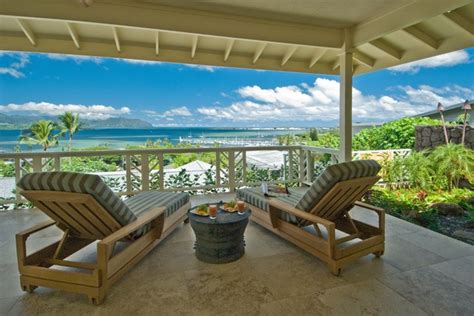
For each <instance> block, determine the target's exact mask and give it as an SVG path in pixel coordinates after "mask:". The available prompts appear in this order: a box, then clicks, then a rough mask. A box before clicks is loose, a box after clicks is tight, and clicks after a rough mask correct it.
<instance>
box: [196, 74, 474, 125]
mask: <svg viewBox="0 0 474 316" xmlns="http://www.w3.org/2000/svg"><path fill="white" fill-rule="evenodd" d="M460 91H462V92H463V93H462V94H459V93H458V92H460ZM237 92H238V93H239V94H240V96H241V97H242V98H244V99H243V100H241V101H238V102H234V103H232V104H230V105H228V106H224V107H221V106H207V107H201V108H198V109H197V111H198V112H199V113H201V114H203V115H205V116H207V117H208V118H210V119H214V120H218V119H226V120H236V121H305V120H325V121H332V120H337V119H338V117H339V82H337V81H335V80H329V79H323V78H317V79H316V80H315V82H314V84H313V85H301V87H299V86H286V87H277V88H274V89H263V88H261V87H259V86H247V87H243V88H241V89H239V90H238V91H237ZM453 92H454V93H453ZM352 94H353V116H354V121H369V120H381V121H386V120H391V119H395V118H400V117H404V116H410V115H415V114H418V113H422V112H425V111H428V110H431V109H433V108H434V107H435V106H436V104H437V102H442V103H443V104H445V105H450V104H454V103H458V102H461V101H462V100H463V99H465V98H472V97H473V96H474V91H473V90H471V89H468V88H464V87H459V86H446V87H442V88H434V87H430V86H426V85H424V86H419V87H418V88H414V87H411V86H400V87H397V93H396V94H397V95H398V96H389V95H382V96H374V95H364V94H363V93H362V92H361V91H360V90H358V89H356V88H353V89H352Z"/></svg>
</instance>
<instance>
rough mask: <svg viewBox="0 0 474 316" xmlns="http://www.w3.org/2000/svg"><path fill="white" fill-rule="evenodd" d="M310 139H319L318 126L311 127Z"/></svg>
mask: <svg viewBox="0 0 474 316" xmlns="http://www.w3.org/2000/svg"><path fill="white" fill-rule="evenodd" d="M309 139H311V141H313V142H315V141H317V140H318V130H317V129H316V128H310V129H309Z"/></svg>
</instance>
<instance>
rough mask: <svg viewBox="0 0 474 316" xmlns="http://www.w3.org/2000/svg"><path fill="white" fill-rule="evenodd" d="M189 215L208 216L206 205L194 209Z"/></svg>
mask: <svg viewBox="0 0 474 316" xmlns="http://www.w3.org/2000/svg"><path fill="white" fill-rule="evenodd" d="M191 213H193V214H196V215H199V216H209V212H208V211H207V204H201V205H199V206H198V207H196V208H195V209H193V210H192V211H191Z"/></svg>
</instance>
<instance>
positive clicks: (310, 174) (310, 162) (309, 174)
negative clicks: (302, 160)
mask: <svg viewBox="0 0 474 316" xmlns="http://www.w3.org/2000/svg"><path fill="white" fill-rule="evenodd" d="M313 178H314V157H313V154H312V153H311V151H309V150H307V151H306V181H307V182H308V183H312V182H313Z"/></svg>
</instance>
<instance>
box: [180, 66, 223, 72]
mask: <svg viewBox="0 0 474 316" xmlns="http://www.w3.org/2000/svg"><path fill="white" fill-rule="evenodd" d="M183 65H184V66H186V67H189V68H194V69H198V70H203V71H209V72H214V71H215V70H216V69H218V68H219V67H216V66H206V65H193V64H183Z"/></svg>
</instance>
